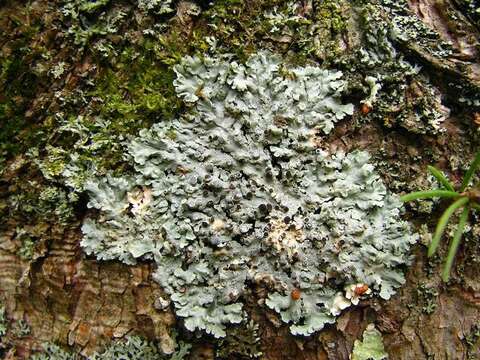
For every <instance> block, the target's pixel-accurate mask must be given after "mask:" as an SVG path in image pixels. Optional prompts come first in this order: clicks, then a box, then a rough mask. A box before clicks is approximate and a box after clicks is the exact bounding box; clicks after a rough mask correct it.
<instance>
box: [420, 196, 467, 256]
mask: <svg viewBox="0 0 480 360" xmlns="http://www.w3.org/2000/svg"><path fill="white" fill-rule="evenodd" d="M468 202H469V199H468V198H467V197H461V198H460V199H457V200H456V201H455V202H454V203H453V204H451V205H450V206H449V207H448V208H447V210H445V212H444V213H443V214H442V216H441V217H440V220H439V221H438V224H437V228H436V229H435V235H434V236H433V239H432V242H431V243H430V246H429V247H428V256H429V257H430V256H432V255H433V254H435V252H436V251H437V248H438V244H440V239H441V238H442V235H443V232H444V231H445V228H446V226H447V223H448V220H449V219H450V217H451V216H452V215H453V213H454V212H455V211H456V210H457V209H458V208H460V207H462V206H464V205H466V204H467V203H468Z"/></svg>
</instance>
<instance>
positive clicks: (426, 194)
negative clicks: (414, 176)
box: [400, 190, 460, 202]
mask: <svg viewBox="0 0 480 360" xmlns="http://www.w3.org/2000/svg"><path fill="white" fill-rule="evenodd" d="M459 196H460V194H459V193H457V192H455V191H449V190H427V191H416V192H413V193H410V194H407V195H403V196H402V197H400V200H402V201H403V202H407V201H412V200H417V199H430V198H435V197H440V198H455V197H459Z"/></svg>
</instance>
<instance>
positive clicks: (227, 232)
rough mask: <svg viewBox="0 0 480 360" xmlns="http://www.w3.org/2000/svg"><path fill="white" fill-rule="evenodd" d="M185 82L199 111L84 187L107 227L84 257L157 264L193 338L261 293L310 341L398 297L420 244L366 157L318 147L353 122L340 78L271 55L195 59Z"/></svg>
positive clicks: (100, 227) (131, 147) (98, 229)
mask: <svg viewBox="0 0 480 360" xmlns="http://www.w3.org/2000/svg"><path fill="white" fill-rule="evenodd" d="M176 72H177V79H176V81H175V87H176V90H177V93H178V95H179V96H180V97H182V98H183V99H184V100H185V101H186V102H187V103H190V104H191V109H190V111H189V112H188V113H187V114H186V115H185V116H183V117H181V118H179V119H176V120H174V121H170V122H160V123H158V124H156V125H154V126H153V127H152V128H151V129H148V130H142V131H141V132H140V134H139V136H138V137H137V138H135V139H134V140H132V141H131V142H130V143H129V144H128V145H127V154H126V156H127V158H128V159H129V160H130V161H131V163H132V164H133V166H134V169H135V171H134V173H132V174H131V175H129V176H124V177H121V178H118V177H116V178H115V177H113V176H110V177H107V178H105V179H91V180H90V181H88V182H87V184H86V188H87V190H88V191H89V193H90V195H91V199H90V202H89V206H91V207H94V208H96V209H98V210H100V215H99V217H98V218H96V219H92V218H90V219H87V220H86V221H85V223H84V225H83V232H84V238H83V240H82V246H83V247H84V249H85V251H86V252H87V253H88V254H94V255H96V256H97V258H99V259H106V260H109V259H119V260H121V261H123V262H125V263H127V264H133V263H135V261H136V259H138V258H148V259H153V260H154V261H155V262H156V264H157V267H158V268H157V270H156V272H155V274H154V278H155V279H156V280H157V281H158V282H159V283H160V284H161V285H162V286H163V288H164V289H165V290H166V291H167V293H168V294H169V295H170V297H171V300H172V301H173V304H174V306H175V309H176V314H177V315H178V316H181V317H183V318H184V320H185V326H186V328H187V329H189V330H192V331H193V330H195V329H202V330H205V331H206V332H207V333H210V334H212V335H214V336H215V337H223V336H225V325H226V324H229V323H239V322H241V321H242V320H243V319H244V314H243V310H242V296H243V295H244V294H245V290H246V288H247V286H248V285H249V284H252V283H257V284H264V285H266V286H267V288H268V289H269V290H270V291H269V295H268V298H267V300H266V304H267V306H269V307H270V308H272V309H274V310H276V311H277V312H278V313H280V315H281V318H282V320H283V321H285V322H286V323H291V331H292V333H294V334H302V335H308V334H311V333H313V332H315V331H317V330H320V329H322V328H323V326H324V325H325V324H326V323H331V322H334V320H335V316H336V315H338V314H339V313H340V312H341V310H342V309H344V308H345V307H347V306H348V305H350V304H351V303H353V304H356V303H358V298H359V297H360V296H361V295H366V294H368V293H370V291H373V292H374V293H375V294H379V295H380V296H381V297H382V298H384V299H388V298H389V297H390V296H391V295H392V294H393V292H394V289H395V288H397V287H399V286H400V285H401V284H402V283H403V281H404V278H403V274H402V271H401V269H399V266H401V265H402V264H405V263H408V261H409V259H410V257H409V255H408V252H409V247H410V245H411V244H412V243H414V242H415V241H416V236H415V235H412V234H410V230H409V226H408V225H407V224H406V223H405V222H403V221H401V219H400V217H399V213H400V209H401V204H400V201H399V200H398V198H397V197H396V196H393V195H390V194H388V193H387V191H386V188H385V186H384V185H383V183H382V181H381V179H380V178H379V176H378V175H377V174H376V173H375V171H374V168H373V166H372V165H371V164H369V156H368V154H367V153H366V152H353V153H350V154H343V153H337V154H334V155H329V154H327V153H325V152H323V151H321V150H319V149H318V148H317V144H318V138H317V137H318V134H320V133H322V132H323V133H329V132H330V131H331V130H332V128H333V126H334V124H335V122H337V121H338V120H340V119H342V118H344V117H345V116H346V115H347V114H351V113H352V111H353V106H352V105H351V104H346V105H345V104H342V102H341V100H340V96H341V95H342V90H343V88H344V85H345V84H344V82H343V81H342V79H341V77H342V74H341V73H340V72H334V71H328V70H323V69H320V68H317V67H313V66H306V67H299V68H286V67H284V66H282V64H281V61H280V59H279V58H278V57H276V56H274V55H272V54H270V53H259V54H257V55H254V56H252V57H251V58H250V59H249V60H248V62H247V63H246V64H245V65H243V64H239V63H237V62H235V61H232V60H231V59H229V58H228V57H224V58H221V59H212V58H205V59H203V60H201V59H199V58H191V57H187V58H185V59H184V60H183V61H182V63H181V64H180V65H178V66H177V67H176ZM357 285H358V287H359V288H361V289H363V290H362V292H361V293H360V292H358V291H353V290H355V289H356V288H355V287H356V286H357ZM367 288H368V292H367V291H366V289H367ZM294 293H295V296H294ZM162 303H166V304H168V302H166V301H162Z"/></svg>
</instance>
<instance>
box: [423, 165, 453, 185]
mask: <svg viewBox="0 0 480 360" xmlns="http://www.w3.org/2000/svg"><path fill="white" fill-rule="evenodd" d="M427 168H428V171H430V174H432V175H433V176H435V178H436V179H437V181H438V182H439V183H440V184H442V185H443V187H444V188H445V189H447V190H449V191H455V189H454V188H453V185H452V184H451V183H450V181H448V179H447V178H446V177H445V175H443V173H442V172H441V171H440V170H438V169H437V168H436V167H434V166H430V165H429V166H427Z"/></svg>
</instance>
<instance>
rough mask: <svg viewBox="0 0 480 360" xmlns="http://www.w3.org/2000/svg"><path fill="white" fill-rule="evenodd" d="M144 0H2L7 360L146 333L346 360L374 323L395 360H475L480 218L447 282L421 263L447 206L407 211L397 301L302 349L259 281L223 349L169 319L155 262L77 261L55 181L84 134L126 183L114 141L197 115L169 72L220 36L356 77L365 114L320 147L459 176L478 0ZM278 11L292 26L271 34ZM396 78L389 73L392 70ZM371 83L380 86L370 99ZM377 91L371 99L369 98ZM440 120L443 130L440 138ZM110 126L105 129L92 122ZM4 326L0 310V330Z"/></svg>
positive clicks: (221, 43)
mask: <svg viewBox="0 0 480 360" xmlns="http://www.w3.org/2000/svg"><path fill="white" fill-rule="evenodd" d="M140 3H142V1H139V4H140ZM154 3H155V2H153V1H152V2H151V3H148V2H146V1H144V2H143V4H154ZM164 3H168V1H165V2H164ZM89 4H90V5H91V9H87V7H86V6H87V5H89ZM139 4H137V2H136V1H134V0H124V1H119V2H113V1H108V0H107V1H101V0H97V1H96V2H89V1H83V0H75V1H74V0H52V1H46V0H36V1H33V2H30V1H29V2H23V1H8V0H6V1H4V2H2V3H0V122H1V123H0V139H1V140H0V174H1V178H0V219H1V220H0V306H1V305H2V304H3V306H4V307H5V319H4V321H3V324H4V325H5V326H6V333H5V335H3V336H0V340H1V343H0V355H2V354H3V356H4V358H5V359H17V358H18V359H28V358H29V356H30V355H31V354H32V353H36V352H39V351H42V343H45V342H50V343H55V344H58V345H60V346H61V347H62V348H64V349H66V350H68V351H70V352H75V353H79V354H82V355H85V356H87V355H90V354H92V353H93V352H94V351H99V350H101V349H103V348H104V347H105V346H106V345H108V344H109V343H110V342H111V341H112V340H113V339H119V338H123V337H125V336H126V335H129V334H137V335H140V336H142V337H145V338H148V339H151V340H154V341H155V342H156V343H157V344H158V347H159V349H160V350H161V351H162V352H165V353H169V352H172V350H173V348H174V347H175V344H176V343H178V342H179V341H185V342H187V343H191V344H192V349H191V352H190V357H189V358H190V359H214V358H227V359H243V358H248V352H247V351H246V350H245V351H244V350H243V349H244V347H245V348H247V347H248V346H251V347H252V348H254V349H255V351H257V352H262V353H263V354H262V355H261V356H259V358H261V359H268V360H280V359H308V360H320V359H349V358H350V357H351V354H352V351H353V348H354V343H355V341H356V340H359V339H360V340H361V339H362V334H363V333H364V331H365V329H366V328H367V326H368V324H372V323H373V324H375V327H376V329H378V330H379V331H380V332H381V334H382V341H383V345H384V348H385V351H386V352H387V353H388V358H389V359H418V360H420V359H436V360H440V359H480V341H479V340H478V339H479V337H480V325H479V319H480V282H479V266H478V262H479V246H478V241H479V236H480V225H479V224H478V223H477V222H478V213H477V214H476V215H475V214H473V215H472V216H471V219H470V220H471V221H470V224H471V226H470V227H469V228H468V232H466V234H465V241H464V242H463V245H462V246H461V247H460V251H459V252H458V254H457V257H456V263H455V267H454V270H453V272H452V278H451V280H450V281H449V282H448V283H443V282H442V281H441V278H440V275H439V274H440V272H441V268H442V266H443V260H442V259H443V255H442V257H438V258H433V260H431V259H428V258H427V256H426V247H425V246H424V245H425V244H427V243H428V239H429V234H430V233H431V232H433V230H434V228H435V224H436V222H437V220H438V218H439V216H440V214H441V210H442V207H444V204H443V203H440V204H433V205H432V203H428V202H425V203H421V204H420V205H414V204H412V205H410V204H409V205H406V208H407V211H406V213H405V214H404V215H403V217H404V218H405V219H408V220H409V221H410V222H411V223H412V224H413V225H412V226H413V227H414V228H415V229H416V231H418V232H419V233H420V234H421V241H420V243H419V244H417V245H415V246H414V248H413V249H412V253H413V255H414V261H413V263H412V264H411V266H409V267H408V268H405V272H406V279H407V281H406V283H405V284H404V286H403V287H402V288H401V289H399V290H398V292H397V294H396V295H394V296H393V297H392V298H391V299H390V300H388V301H385V300H380V299H379V298H375V297H373V298H367V299H365V300H363V301H361V302H360V304H359V305H357V306H353V307H350V308H348V309H346V310H344V311H343V312H342V314H341V315H340V316H339V317H338V318H337V320H336V322H335V323H334V324H332V325H328V326H326V328H325V329H323V330H321V331H319V332H317V333H315V334H313V335H311V336H309V337H301V336H293V335H291V334H290V332H289V329H288V326H286V325H285V324H284V323H282V322H281V320H280V318H279V317H278V315H277V314H276V313H275V312H273V311H272V310H270V309H268V308H267V307H266V306H263V305H258V300H259V299H261V298H262V297H263V298H264V297H265V295H264V290H265V289H263V288H262V287H261V286H253V285H252V287H251V289H249V290H250V291H249V295H248V296H246V297H245V299H244V303H245V309H246V311H247V313H248V315H249V317H250V318H251V319H252V320H253V321H254V322H255V323H256V324H258V331H253V330H251V329H250V330H248V329H247V330H245V329H246V328H245V327H244V325H241V326H240V328H241V329H243V330H239V331H240V332H241V331H245V332H246V333H248V335H245V336H243V335H242V336H243V337H242V336H239V337H238V338H235V339H234V340H229V336H231V337H232V338H233V337H234V335H232V334H234V330H232V332H227V334H228V335H227V339H225V340H220V341H219V340H215V339H214V338H213V337H210V336H208V335H205V334H204V333H201V332H200V333H198V334H196V335H198V336H196V335H194V334H192V333H191V332H189V331H188V330H186V329H185V328H184V326H183V321H182V319H181V318H180V317H176V316H175V313H174V311H173V309H167V310H159V306H158V304H157V303H156V300H157V299H158V298H160V297H162V296H163V297H166V294H165V292H164V290H162V288H161V287H160V286H159V285H158V284H157V283H156V282H155V281H153V279H152V276H151V275H152V272H153V271H154V270H155V266H154V264H153V263H152V262H151V261H148V260H144V261H142V262H140V263H138V264H137V265H130V266H129V265H125V264H122V263H120V262H118V261H99V260H96V259H95V257H93V256H87V255H86V254H85V253H84V251H83V249H82V247H81V246H80V240H81V239H82V232H81V230H80V227H81V224H82V222H83V219H84V217H85V216H86V215H87V214H88V213H89V210H88V209H87V202H88V198H87V195H86V194H85V193H78V192H74V191H73V190H71V189H72V184H70V183H67V181H66V180H65V177H64V176H63V175H62V174H63V173H64V170H65V168H66V167H67V166H68V161H66V160H65V159H67V157H68V154H69V152H70V151H72V152H73V151H74V150H73V147H74V144H75V146H77V144H78V138H82V136H85V141H84V142H83V148H82V149H87V148H88V150H81V149H80V150H79V148H76V150H75V151H77V152H78V153H79V154H80V156H81V157H82V159H83V160H82V161H85V162H91V163H95V164H96V165H95V166H97V167H98V169H100V170H99V173H100V174H105V173H106V172H107V171H114V172H115V173H117V174H118V173H122V172H123V171H128V170H129V165H128V163H125V161H124V159H123V158H122V153H121V149H120V146H119V143H120V141H121V139H126V138H128V137H129V136H132V135H135V134H137V133H138V131H139V130H140V129H142V128H146V127H149V126H150V125H151V124H153V123H154V122H155V119H157V118H159V117H160V118H166V119H168V118H174V117H176V116H177V115H179V114H181V113H182V112H184V111H185V110H186V105H185V104H184V103H182V102H181V101H180V100H179V99H178V98H177V97H176V96H175V91H174V89H173V85H172V82H173V80H174V78H175V75H174V72H173V70H172V69H173V65H174V64H176V63H178V61H179V60H180V58H181V57H183V56H186V55H193V54H202V53H204V52H207V51H212V50H211V49H212V45H211V42H209V40H208V39H209V38H208V37H213V36H214V37H215V38H216V40H217V45H216V46H217V49H216V50H215V51H216V52H218V53H223V52H225V53H226V52H230V53H234V54H235V56H237V57H238V59H239V61H243V60H244V59H246V58H247V57H248V55H249V54H252V53H254V52H255V51H257V50H260V49H268V50H271V51H273V52H276V53H279V54H281V55H282V56H283V57H284V58H285V59H287V60H288V61H289V62H292V63H295V64H305V63H307V62H310V63H316V64H319V65H321V66H325V67H327V68H337V69H340V70H341V71H342V72H343V73H344V76H345V77H346V79H347V81H348V95H347V96H346V99H345V101H348V102H350V103H353V104H354V105H355V111H354V114H353V115H352V116H351V117H348V118H347V119H344V120H342V121H340V122H339V123H338V124H337V125H336V126H335V129H334V130H333V132H332V133H331V134H329V135H328V136H323V137H322V139H321V142H322V147H323V148H327V149H329V150H331V151H337V150H340V149H341V150H344V151H347V152H349V151H351V150H353V149H364V150H367V151H368V152H369V153H370V154H371V155H372V158H373V159H374V160H375V162H374V164H375V166H376V169H377V171H378V172H379V173H380V175H381V177H382V179H383V181H384V182H385V184H386V185H387V188H388V189H389V190H390V191H392V192H395V193H405V192H411V191H415V190H418V189H427V188H428V187H429V183H428V176H427V173H426V170H425V169H426V166H427V165H429V164H432V165H433V164H435V165H437V166H438V167H439V168H441V169H442V170H443V171H444V172H446V173H447V174H448V176H449V177H450V178H451V179H453V180H454V181H457V182H459V181H460V179H461V176H462V175H463V173H464V172H465V170H466V169H467V167H468V165H469V164H470V162H471V159H472V158H473V156H474V153H475V152H476V151H477V149H478V148H479V145H480V112H479V107H480V101H479V100H477V99H480V97H479V95H478V94H480V92H479V90H480V62H479V54H478V49H479V47H478V46H479V43H478V39H479V30H480V28H479V26H480V15H479V11H480V3H478V4H477V2H476V1H475V0H471V1H469V0H409V1H408V3H407V2H405V3H403V2H402V1H398V2H397V1H389V0H377V1H376V0H357V1H347V0H323V1H322V0H313V1H312V0H305V1H298V2H295V1H292V2H284V1H279V0H247V1H236V0H219V1H213V2H207V1H200V0H199V1H198V3H197V4H194V3H191V2H186V1H180V2H173V3H172V4H171V8H172V9H171V10H168V9H163V8H159V5H158V4H160V2H158V3H156V4H157V5H155V6H157V7H154V6H153V5H152V8H149V7H148V6H147V7H146V8H141V7H139ZM289 4H293V5H291V6H290V5H289ZM292 9H293V10H292ZM289 11H290V12H293V15H292V14H291V13H289ZM268 14H274V15H275V14H277V15H279V14H280V15H282V14H283V15H282V16H283V17H282V16H280V15H279V17H278V19H280V20H276V21H278V23H276V25H275V28H274V25H272V24H273V23H272V21H273V20H271V19H272V17H271V16H269V15H268ZM289 16H295V17H297V20H291V19H290V20H288V17H289ZM298 19H301V20H298ZM303 20H304V22H302V21H303ZM369 21H370V22H371V23H370V24H369ZM372 23H373V24H372ZM212 24H214V25H212ZM421 24H422V25H423V26H424V28H422V27H421ZM374 28H375V29H377V30H378V29H383V30H385V33H384V34H383V35H382V36H384V37H385V39H386V41H388V43H389V44H391V45H392V47H393V48H394V49H395V52H396V53H395V54H394V55H392V54H390V55H389V56H390V58H389V60H388V61H389V62H390V63H388V64H387V60H385V66H384V67H383V68H379V67H378V66H377V67H375V66H374V67H369V66H368V65H365V64H364V63H363V64H362V62H361V59H360V58H359V56H360V55H359V52H358V51H359V49H361V48H365V49H370V50H372V51H373V50H378V51H380V50H381V51H383V50H384V48H381V45H378V43H376V44H374V43H373V42H372V38H371V37H370V38H369V36H372V34H373V32H372V31H373V30H372V29H374ZM376 34H377V35H378V34H379V33H378V32H377V33H376ZM378 36H380V35H378ZM377 40H378V39H377ZM377 40H375V41H377ZM378 41H380V40H378ZM382 49H383V50H382ZM445 49H447V50H445ZM402 61H406V62H408V63H409V64H412V65H418V66H419V68H418V72H417V73H415V74H410V75H405V76H403V75H402V74H401V72H398V69H397V70H393V69H394V67H395V66H396V64H397V63H399V62H402ZM390 71H391V74H393V75H392V78H388V76H384V75H385V74H386V75H388V74H389V73H390ZM395 71H397V72H395ZM377 73H382V74H383V75H377ZM368 76H371V77H375V78H377V79H379V78H380V76H384V77H383V78H382V79H383V80H382V81H383V82H382V84H381V86H382V87H381V88H380V89H379V90H378V95H376V96H375V95H372V92H373V91H371V89H369V85H368V84H367V83H366V82H365V78H366V77H368ZM402 76H403V77H402ZM369 94H370V95H372V96H373V97H372V98H371V99H370V100H371V101H370V100H369V102H367V103H365V101H362V100H365V99H367V98H369V96H370V95H369ZM155 96H156V97H155ZM362 104H363V105H362ZM365 104H367V105H365ZM429 111H432V112H433V111H435V112H436V114H438V117H437V120H438V119H440V118H441V120H439V121H438V124H439V125H438V128H435V127H436V125H432V124H436V123H435V121H436V120H432V119H433V118H434V116H433V115H431V114H429V113H428V112H429ZM78 116H81V117H82V119H93V120H92V121H91V122H90V123H89V122H88V121H87V122H84V123H82V124H84V126H85V129H79V130H78V133H76V134H75V133H73V132H69V133H67V132H62V131H61V130H59V128H60V127H61V124H64V123H62V122H61V121H60V119H64V120H65V119H67V120H68V119H71V118H77V117H78ZM99 119H103V120H106V121H108V124H109V125H102V124H103V123H101V124H100V125H96V124H95V122H98V121H100V120H99ZM103 120H102V121H103ZM82 121H83V120H82ZM112 124H113V125H112ZM85 131H86V133H88V131H90V134H87V135H85V134H86V133H84V132H85ZM92 133H94V134H95V135H91V134H92ZM105 139H106V140H105ZM95 142H97V143H98V144H99V145H98V147H97V148H96V149H95V150H92V149H91V148H89V146H90V145H91V144H93V143H95ZM82 151H83V152H82ZM442 246H443V248H442V251H441V253H442V254H444V253H445V252H446V249H447V244H444V245H442ZM0 309H1V307H0ZM0 315H1V313H0ZM1 326H2V321H1V316H0V334H1ZM242 326H243V327H242ZM174 331H175V332H176V333H177V335H176V338H175V336H174ZM249 331H250V332H249ZM257 335H258V337H259V338H260V340H259V341H258V342H256V340H255V339H254V338H255V336H257ZM243 338H248V339H250V340H245V342H244V343H242V340H239V339H243ZM252 338H253V340H251V339H252ZM248 341H250V342H248ZM252 357H253V355H252Z"/></svg>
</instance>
